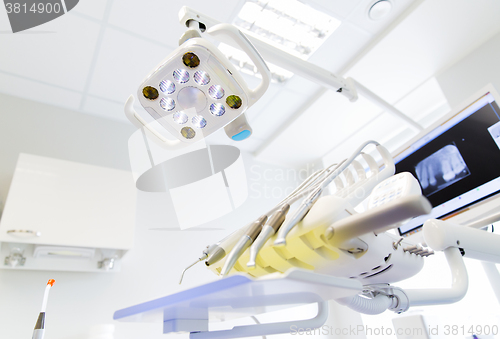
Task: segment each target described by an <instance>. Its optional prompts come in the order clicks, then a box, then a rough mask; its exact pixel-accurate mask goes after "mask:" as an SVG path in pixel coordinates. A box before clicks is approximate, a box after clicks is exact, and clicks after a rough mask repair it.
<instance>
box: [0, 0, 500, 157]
mask: <svg viewBox="0 0 500 339" xmlns="http://www.w3.org/2000/svg"><path fill="white" fill-rule="evenodd" d="M304 2H305V3H307V4H309V5H310V6H312V7H315V8H317V9H319V10H321V11H323V12H325V13H327V14H329V15H331V16H334V17H336V18H338V19H340V20H341V21H342V24H341V26H340V27H339V29H338V30H337V31H336V32H335V33H334V34H332V36H330V38H329V39H328V40H327V42H326V43H325V45H324V46H322V47H320V49H319V50H318V51H317V52H316V53H315V54H314V55H313V56H312V57H311V58H310V59H309V61H310V62H313V63H315V64H317V65H319V66H321V67H323V68H324V69H325V70H328V71H330V72H334V73H336V74H338V75H342V76H350V77H353V78H355V79H356V80H357V81H359V82H360V83H362V84H364V85H365V86H366V87H368V88H369V89H370V90H372V91H373V92H375V93H376V94H378V95H379V96H380V97H382V98H383V99H384V100H386V101H387V102H389V103H391V104H393V105H395V106H396V107H397V108H398V109H400V110H401V111H402V112H403V113H405V114H406V115H408V116H409V117H411V118H412V119H414V120H415V121H418V122H419V123H421V124H422V125H424V126H427V125H429V124H430V123H431V122H432V120H433V119H437V118H438V117H439V114H442V113H444V112H445V110H444V109H443V107H445V106H446V100H445V99H444V97H443V95H442V93H441V91H440V89H439V86H438V85H437V83H436V82H435V81H434V80H433V77H434V75H435V74H436V73H437V72H439V71H441V70H443V69H444V68H446V67H448V66H450V65H451V64H453V63H454V62H456V61H458V60H460V59H461V58H462V57H464V56H465V55H467V54H468V53H469V52H471V51H472V50H474V49H475V48H477V47H478V46H480V45H481V44H482V43H483V42H485V41H486V40H487V39H489V38H490V37H492V36H493V35H495V34H496V33H498V32H499V31H500V20H498V17H499V14H500V2H498V1H493V0H475V1H469V0H426V1H422V0H392V2H393V5H394V6H393V11H392V12H391V13H390V15H389V16H388V17H387V18H386V19H385V20H381V21H376V22H375V21H372V20H370V19H369V18H368V16H367V10H368V8H369V6H370V5H371V4H372V3H374V2H375V0H350V1H345V0H304ZM243 3H244V1H243V0H238V1H235V0H217V1H216V0H210V1H208V0H190V1H160V0H142V1H137V0H120V1H117V0H80V2H79V4H78V5H77V6H76V7H75V8H74V9H73V10H72V11H70V12H69V13H68V14H67V15H65V16H63V17H61V18H58V19H57V20H54V21H51V22H49V23H46V24H44V25H42V26H39V27H36V28H34V29H31V30H29V31H26V32H20V33H17V34H12V33H10V26H9V24H8V19H7V16H6V13H5V11H4V10H3V9H0V92H1V93H5V94H9V95H14V96H18V97H21V98H25V99H29V100H34V101H39V102H43V103H49V104H52V105H56V106H61V107H65V108H69V109H72V110H76V111H80V112H82V113H84V114H93V115H97V116H101V117H103V118H107V119H114V120H117V121H120V122H123V123H128V121H127V120H126V118H125V116H124V114H123V104H124V102H125V100H126V99H127V97H128V96H129V95H130V94H131V93H135V92H136V90H137V86H138V85H139V84H140V83H141V81H142V79H143V78H144V77H145V76H146V75H147V74H148V73H149V72H150V71H151V70H152V69H153V68H154V67H155V66H156V65H157V64H158V63H159V62H160V61H161V60H162V59H163V58H164V57H165V56H166V55H167V54H169V53H170V52H171V51H173V50H174V49H175V47H176V45H177V42H178V39H179V37H180V35H181V34H182V33H183V31H184V27H182V26H181V25H180V24H179V22H178V18H177V13H178V12H179V10H180V8H181V7H182V6H184V5H187V6H190V7H192V8H193V9H195V10H197V11H199V12H202V13H204V14H206V15H208V16H210V17H213V18H215V19H217V20H219V21H221V22H231V21H232V20H233V18H234V17H235V15H236V14H237V12H238V11H239V9H240V8H241V6H242V5H243ZM245 79H246V80H247V81H248V82H249V83H250V85H252V84H255V83H256V82H258V80H256V79H252V78H250V77H249V76H245ZM422 98H425V100H422ZM436 112H438V113H439V114H438V113H436ZM431 113H433V114H431ZM247 117H248V119H249V121H250V123H251V125H252V127H253V130H254V134H253V135H252V137H251V138H249V139H248V140H246V141H243V142H239V143H235V142H233V141H230V140H229V139H228V138H227V137H226V136H225V135H224V133H223V132H222V131H220V132H219V133H217V134H215V135H213V136H211V137H210V139H209V142H211V143H231V144H234V145H236V146H238V147H239V148H240V149H243V150H247V151H250V152H255V153H256V154H257V155H258V156H259V157H260V158H261V159H262V160H267V161H271V162H275V163H281V164H289V165H301V164H303V163H304V162H306V161H314V160H316V159H318V158H320V157H323V156H326V157H332V158H334V157H338V156H343V155H344V153H348V152H349V151H350V150H351V149H352V148H354V147H356V146H357V145H358V144H359V143H361V142H363V141H364V140H366V139H368V137H370V138H375V139H378V140H379V141H381V142H387V143H389V144H391V145H396V144H398V143H400V142H402V141H404V140H406V139H405V138H408V137H410V136H411V135H412V133H411V130H407V126H406V125H405V124H404V123H402V122H401V121H399V120H398V119H395V118H394V117H393V116H391V115H389V114H388V113H384V112H383V111H382V110H381V109H379V108H378V107H377V106H375V105H373V104H372V103H370V102H368V101H366V100H364V99H363V98H361V99H360V100H359V101H358V102H357V103H355V104H352V103H350V102H348V101H347V100H346V99H345V98H344V97H343V96H341V95H339V94H337V93H335V92H332V91H325V90H324V89H322V88H321V87H320V86H318V85H316V84H314V83H313V82H311V81H308V80H304V79H303V78H300V77H298V76H294V77H292V79H290V80H289V81H288V82H287V83H285V84H272V85H271V87H270V88H269V90H268V92H267V93H266V94H265V95H264V96H263V97H262V99H261V100H260V101H259V102H258V103H257V104H255V105H254V106H253V107H251V108H250V109H249V110H248V111H247ZM396 146H397V145H396Z"/></svg>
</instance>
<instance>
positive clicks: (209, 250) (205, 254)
mask: <svg viewBox="0 0 500 339" xmlns="http://www.w3.org/2000/svg"><path fill="white" fill-rule="evenodd" d="M216 248H217V244H213V245H210V246H207V248H205V249H204V250H203V252H202V255H201V257H199V258H198V260H196V261H195V262H194V263H192V264H191V265H189V266H188V267H186V268H185V269H184V271H182V274H181V279H180V280H179V285H180V284H182V279H183V278H184V273H186V271H187V270H188V269H190V268H191V267H193V266H194V265H196V264H197V263H199V262H200V261H203V260H205V259H206V258H208V256H209V255H210V254H212V252H213V251H214V250H215V249H216Z"/></svg>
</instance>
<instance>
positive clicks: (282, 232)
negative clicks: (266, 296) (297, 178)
mask: <svg viewBox="0 0 500 339" xmlns="http://www.w3.org/2000/svg"><path fill="white" fill-rule="evenodd" d="M369 144H374V145H375V146H379V145H380V144H379V143H378V142H376V141H373V140H370V141H367V142H365V143H364V144H363V145H361V146H360V147H359V148H358V149H357V150H356V151H355V152H353V153H352V155H351V156H350V157H349V158H347V159H345V160H343V161H342V162H340V163H338V164H332V165H330V166H328V167H327V168H325V169H323V170H319V171H316V172H314V173H312V174H311V175H310V176H309V177H308V178H306V180H304V181H303V182H302V183H301V184H300V185H299V186H298V187H297V188H296V189H295V190H294V191H293V192H292V193H290V194H289V195H288V196H287V197H285V198H284V199H283V200H282V201H281V202H280V203H279V204H278V205H276V206H275V207H273V208H272V209H271V210H269V211H268V212H267V213H265V214H264V216H271V217H272V216H274V214H276V213H277V212H278V211H280V210H281V209H283V206H284V205H288V208H287V211H286V212H285V217H286V213H288V210H289V209H290V206H292V205H293V204H294V203H295V202H297V201H298V200H300V199H303V200H302V203H301V205H300V206H299V207H298V208H296V209H295V211H294V213H293V214H292V215H291V216H290V217H289V218H285V219H284V220H283V221H280V222H279V223H276V224H275V225H274V227H272V228H273V231H274V233H273V234H272V235H274V234H276V233H278V235H277V238H276V240H275V243H274V245H275V246H285V245H286V236H287V235H288V233H289V232H290V231H291V230H292V229H293V228H294V227H295V225H296V224H297V223H299V222H300V221H301V220H302V219H303V218H304V217H305V216H306V215H307V213H308V212H309V210H310V209H311V208H312V206H313V205H314V204H315V203H316V201H317V200H318V199H319V197H320V196H321V194H322V193H323V191H324V189H325V188H326V187H327V186H328V185H329V184H330V183H331V182H332V181H333V180H335V178H337V176H338V175H339V174H340V173H342V172H343V171H344V170H345V169H346V168H347V167H348V166H349V165H351V163H352V162H353V161H354V159H355V158H356V157H357V156H358V155H360V154H361V153H362V151H363V149H364V148H365V147H366V146H368V145H369ZM304 197H306V198H305V199H304ZM282 212H283V211H282ZM270 220H271V219H270ZM254 223H255V222H254ZM252 224H253V223H251V224H248V225H246V226H245V227H242V228H240V229H238V230H237V231H235V232H233V233H232V234H230V235H229V236H227V237H226V238H224V239H223V240H221V241H219V242H217V243H216V244H214V245H212V246H210V249H211V251H209V253H208V255H205V256H204V257H203V258H207V260H206V261H205V264H206V265H207V266H210V265H213V264H215V263H217V262H219V261H220V260H222V259H223V258H225V257H226V254H227V253H229V252H230V251H231V250H233V248H235V246H237V247H238V248H239V249H240V248H241V247H245V246H246V243H247V241H245V240H242V235H243V234H244V233H245V231H246V230H248V229H249V228H250V227H252ZM266 226H267V225H264V227H262V230H264V229H265V230H266V231H265V233H264V234H262V237H261V238H260V239H259V241H258V242H257V243H256V244H255V242H256V240H257V239H258V238H257V239H255V240H252V242H254V244H253V245H252V243H251V242H250V245H252V248H253V250H252V248H251V256H250V261H249V262H248V264H247V266H248V267H255V258H256V257H257V254H258V252H259V250H260V248H262V246H263V245H264V244H265V242H266V241H267V240H268V239H269V238H270V237H272V235H269V234H270V233H272V231H271V230H270V229H269V228H268V227H266ZM261 232H262V231H261ZM264 239H266V241H264ZM247 247H248V246H246V247H245V248H247ZM238 251H239V250H238ZM240 255H241V253H240V254H239V255H238V256H237V258H239V256H240ZM232 258H234V256H232ZM232 258H231V261H234V260H233V259H232ZM201 260H203V259H201ZM236 260H237V259H236ZM197 262H199V261H196V262H195V263H193V264H192V265H190V266H189V267H192V266H193V265H194V264H196V263H197ZM233 265H234V263H233ZM229 266H230V265H229V264H228V267H229ZM189 267H188V268H189ZM188 268H186V269H185V270H184V272H185V271H186V270H187V269H188ZM231 268H232V266H231ZM228 271H229V270H228ZM184 272H183V274H184ZM226 273H227V272H226ZM181 281H182V278H181Z"/></svg>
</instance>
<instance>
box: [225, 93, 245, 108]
mask: <svg viewBox="0 0 500 339" xmlns="http://www.w3.org/2000/svg"><path fill="white" fill-rule="evenodd" d="M226 104H227V105H228V106H229V107H231V108H234V109H238V108H240V107H241V104H242V101H241V98H240V97H239V96H237V95H230V96H228V97H227V99H226Z"/></svg>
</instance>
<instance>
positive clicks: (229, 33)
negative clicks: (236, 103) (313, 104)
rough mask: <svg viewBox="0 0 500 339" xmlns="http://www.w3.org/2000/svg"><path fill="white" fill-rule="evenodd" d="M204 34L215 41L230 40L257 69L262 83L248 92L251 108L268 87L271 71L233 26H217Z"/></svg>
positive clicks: (248, 41) (243, 35)
mask: <svg viewBox="0 0 500 339" xmlns="http://www.w3.org/2000/svg"><path fill="white" fill-rule="evenodd" d="M206 33H207V34H209V35H211V36H213V37H217V39H219V37H220V36H226V37H228V38H230V39H231V40H232V41H234V42H235V43H236V44H237V45H238V46H239V47H240V48H241V49H242V50H243V52H245V53H246V54H247V55H248V56H249V57H250V59H251V60H252V62H253V63H254V65H255V67H257V70H258V71H259V73H260V75H261V76H262V81H261V82H260V84H259V85H257V87H255V88H254V89H251V90H249V104H248V106H249V107H250V106H252V105H253V104H254V103H255V102H256V101H257V100H259V99H260V97H261V96H263V95H264V93H265V92H266V91H267V88H268V87H269V84H270V83H271V71H270V70H269V67H267V64H266V62H265V61H264V59H262V56H261V55H260V54H259V52H258V51H257V50H256V49H255V47H254V46H253V45H252V43H251V42H250V40H248V38H247V37H246V36H245V34H243V33H242V32H241V31H240V30H239V29H237V28H236V27H235V26H233V25H230V24H218V25H215V26H213V27H212V28H210V29H208V30H207V31H206ZM219 40H220V39H219Z"/></svg>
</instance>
